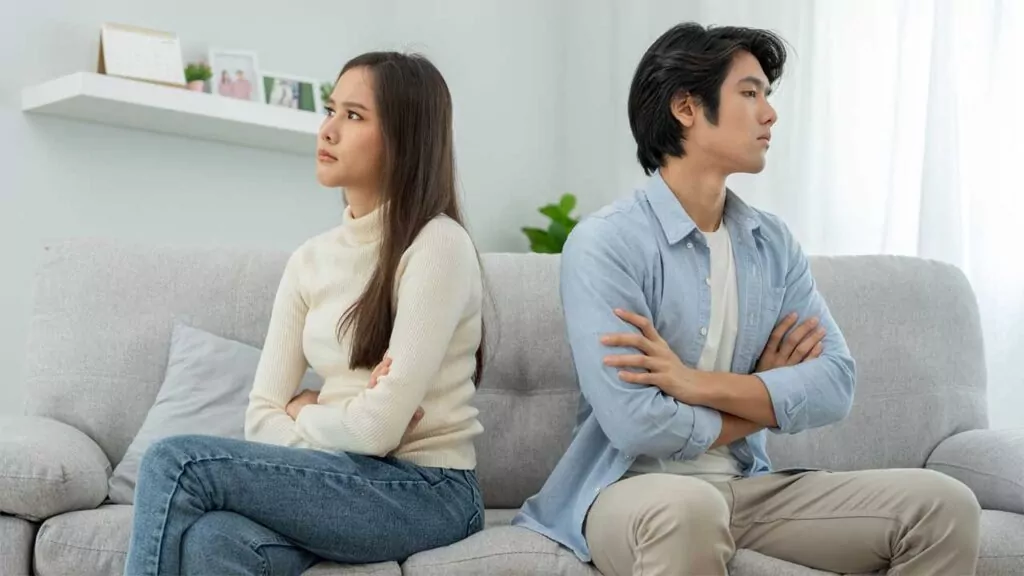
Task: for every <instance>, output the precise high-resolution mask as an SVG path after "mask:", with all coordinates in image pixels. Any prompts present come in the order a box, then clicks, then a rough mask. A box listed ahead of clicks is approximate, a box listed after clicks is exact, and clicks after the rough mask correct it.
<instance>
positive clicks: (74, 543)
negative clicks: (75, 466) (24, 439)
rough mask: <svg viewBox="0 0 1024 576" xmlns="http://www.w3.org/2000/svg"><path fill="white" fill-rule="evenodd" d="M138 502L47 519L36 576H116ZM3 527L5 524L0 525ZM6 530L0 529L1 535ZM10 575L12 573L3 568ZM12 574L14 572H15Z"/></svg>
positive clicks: (371, 573)
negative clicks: (133, 512)
mask: <svg viewBox="0 0 1024 576" xmlns="http://www.w3.org/2000/svg"><path fill="white" fill-rule="evenodd" d="M133 509H134V506H130V505H121V504H111V505H106V506H101V507H99V508H97V509H95V510H83V511H79V512H69V513H67V514H61V515H60V516H55V517H53V518H50V519H49V520H47V521H46V522H45V523H44V524H43V525H42V527H40V529H39V535H38V536H37V537H36V547H35V560H36V574H37V575H38V576H50V575H52V576H66V575H67V574H75V575H76V576H90V575H94V574H95V575H96V576H113V575H119V574H123V573H124V564H125V558H126V556H127V554H128V540H129V538H130V537H131V531H132V510H133ZM0 528H2V524H0ZM4 534H5V533H4V532H3V531H2V530H0V536H3V535H4ZM0 574H5V575H6V574H8V572H0ZM11 574H14V573H13V572H12V573H11ZM401 575H402V570H401V568H400V567H399V566H398V563H397V562H382V563H380V564H365V565H362V566H348V565H341V564H335V563H333V562H321V563H319V564H317V565H316V566H313V567H312V568H310V569H309V570H307V571H306V572H305V573H304V574H303V576H401Z"/></svg>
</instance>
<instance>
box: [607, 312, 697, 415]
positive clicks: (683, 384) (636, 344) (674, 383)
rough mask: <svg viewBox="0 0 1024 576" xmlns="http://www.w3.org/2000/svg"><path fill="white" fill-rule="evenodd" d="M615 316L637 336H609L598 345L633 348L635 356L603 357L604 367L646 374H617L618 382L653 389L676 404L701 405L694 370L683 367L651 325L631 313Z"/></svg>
mask: <svg viewBox="0 0 1024 576" xmlns="http://www.w3.org/2000/svg"><path fill="white" fill-rule="evenodd" d="M615 315H616V316H618V317H619V318H622V319H623V320H625V321H626V322H629V323H630V324H632V325H633V326H636V327H637V328H639V329H640V334H609V335H606V336H604V337H602V338H601V343H602V344H604V345H605V346H611V347H629V348H636V349H637V350H638V351H639V353H638V354H622V355H611V356H605V358H604V363H605V365H606V366H615V367H619V368H644V369H646V370H647V372H630V371H628V370H620V371H619V378H620V379H621V380H623V381H624V382H631V383H633V384H648V385H651V386H657V387H658V388H660V389H661V390H662V391H663V392H665V393H666V394H668V395H669V396H672V397H673V398H675V399H676V400H679V401H680V402H685V403H687V404H691V405H699V404H701V399H700V392H701V391H702V390H701V388H700V386H699V382H698V374H697V370H694V369H693V368H690V367H688V366H686V365H685V364H683V361H682V360H680V359H679V356H676V353H675V352H673V351H672V349H671V348H670V347H669V345H668V343H667V342H665V340H664V339H663V338H662V337H661V335H659V334H658V331H657V330H655V329H654V323H653V322H651V321H650V320H648V319H647V318H644V317H643V316H640V315H639V314H634V313H632V312H627V311H625V310H615Z"/></svg>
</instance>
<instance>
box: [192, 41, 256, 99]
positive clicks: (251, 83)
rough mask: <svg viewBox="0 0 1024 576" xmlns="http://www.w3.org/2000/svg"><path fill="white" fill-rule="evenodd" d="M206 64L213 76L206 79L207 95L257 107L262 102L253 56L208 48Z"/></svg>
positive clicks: (248, 52)
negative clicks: (208, 86) (232, 99)
mask: <svg viewBox="0 0 1024 576" xmlns="http://www.w3.org/2000/svg"><path fill="white" fill-rule="evenodd" d="M207 61H208V62H209V64H210V71H211V73H212V74H213V75H212V76H211V77H210V93H211V94H216V95H218V96H223V97H226V98H236V99H238V100H248V101H250V102H259V103H261V104H262V103H264V102H266V97H265V96H264V92H263V78H262V76H261V73H260V67H259V59H258V58H257V56H256V53H255V52H253V51H250V50H227V49H223V48H211V49H210V51H209V55H208V57H207Z"/></svg>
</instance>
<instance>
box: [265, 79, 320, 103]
mask: <svg viewBox="0 0 1024 576" xmlns="http://www.w3.org/2000/svg"><path fill="white" fill-rule="evenodd" d="M263 93H264V97H265V102H266V103H267V104H270V105H271V106H283V107H285V108H292V109H295V110H305V111H307V112H319V111H320V110H321V109H322V108H323V104H322V102H321V101H320V91H319V90H318V89H317V81H316V80H313V79H311V78H300V77H298V76H290V75H288V74H278V73H275V72H264V73H263Z"/></svg>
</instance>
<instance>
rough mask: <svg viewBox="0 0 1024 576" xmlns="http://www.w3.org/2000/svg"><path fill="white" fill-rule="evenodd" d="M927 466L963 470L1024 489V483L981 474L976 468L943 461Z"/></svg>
mask: <svg viewBox="0 0 1024 576" xmlns="http://www.w3.org/2000/svg"><path fill="white" fill-rule="evenodd" d="M926 466H927V467H929V468H931V467H932V466H945V467H947V468H953V469H956V470H963V471H964V472H970V473H971V474H977V475H978V476H985V477H986V478H995V479H996V480H1002V481H1003V482H1006V483H1007V484H1010V485H1012V486H1014V487H1016V488H1020V489H1024V483H1021V482H1015V481H1014V480H1011V479H1009V478H1005V477H1003V476H1000V475H998V474H990V473H988V472H981V471H980V470H975V469H974V468H968V467H966V466H958V465H956V464H949V463H947V462H943V461H941V460H936V461H934V462H928V463H927V464H926Z"/></svg>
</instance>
